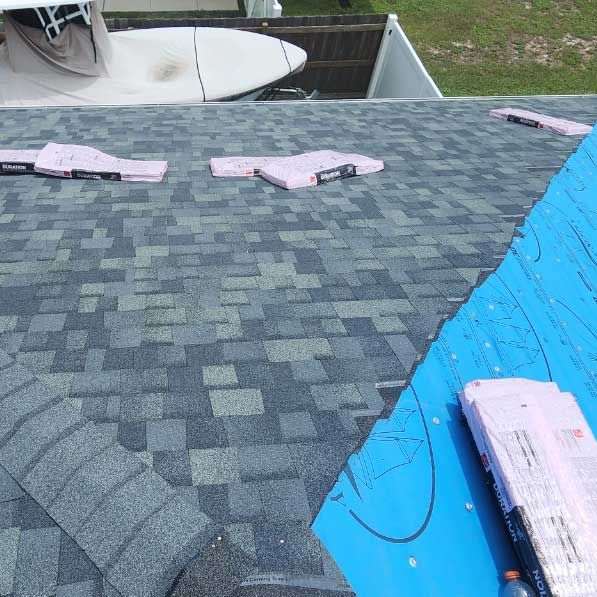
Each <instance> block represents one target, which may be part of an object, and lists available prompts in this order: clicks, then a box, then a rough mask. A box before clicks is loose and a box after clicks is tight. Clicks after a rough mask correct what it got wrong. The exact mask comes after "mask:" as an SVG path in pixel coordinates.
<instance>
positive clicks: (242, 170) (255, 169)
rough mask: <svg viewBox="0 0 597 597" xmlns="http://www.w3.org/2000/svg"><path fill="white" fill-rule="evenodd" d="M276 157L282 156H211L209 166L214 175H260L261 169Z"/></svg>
mask: <svg viewBox="0 0 597 597" xmlns="http://www.w3.org/2000/svg"><path fill="white" fill-rule="evenodd" d="M276 159H280V158H275V157H240V156H232V157H223V158H211V160H209V167H210V168H211V173H212V176H259V173H260V171H261V169H262V168H263V167H264V166H265V165H266V164H269V163H270V162H272V161H273V160H276Z"/></svg>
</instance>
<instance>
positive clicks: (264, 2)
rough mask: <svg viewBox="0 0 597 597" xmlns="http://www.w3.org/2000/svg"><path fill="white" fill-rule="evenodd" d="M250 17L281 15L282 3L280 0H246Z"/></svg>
mask: <svg viewBox="0 0 597 597" xmlns="http://www.w3.org/2000/svg"><path fill="white" fill-rule="evenodd" d="M245 8H246V9H247V16H248V17H267V18H272V17H281V16H282V5H281V4H280V3H279V2H278V0H245Z"/></svg>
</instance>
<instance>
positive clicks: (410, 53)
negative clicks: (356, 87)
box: [367, 14, 443, 98]
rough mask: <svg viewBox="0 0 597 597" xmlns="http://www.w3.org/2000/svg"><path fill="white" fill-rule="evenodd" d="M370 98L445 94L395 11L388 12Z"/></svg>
mask: <svg viewBox="0 0 597 597" xmlns="http://www.w3.org/2000/svg"><path fill="white" fill-rule="evenodd" d="M367 97H368V98H377V97H384V98H387V97H403V98H424V97H443V95H442V93H441V91H440V90H439V89H438V87H437V85H436V84H435V81H434V80H433V79H432V78H431V76H430V75H429V73H428V72H427V69H426V68H425V66H424V65H423V63H422V62H421V60H420V58H419V56H418V55H417V53H416V51H415V49H414V48H413V47H412V45H411V43H410V41H409V40H408V37H406V34H405V33H404V31H403V30H402V27H400V25H399V23H398V17H397V16H396V15H395V14H391V15H388V24H387V26H386V31H385V34H384V39H383V41H382V42H381V47H380V48H379V52H378V54H377V61H376V62H375V68H374V69H373V74H372V75H371V82H370V83H369V90H368V91H367Z"/></svg>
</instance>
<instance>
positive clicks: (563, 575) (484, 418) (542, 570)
mask: <svg viewBox="0 0 597 597" xmlns="http://www.w3.org/2000/svg"><path fill="white" fill-rule="evenodd" d="M460 401H461V404H462V408H463V411H464V414H465V416H466V419H467V421H468V424H469V426H470V429H471V431H472V434H473V437H474V440H475V443H476V445H477V449H478V450H479V453H480V455H481V460H482V462H483V466H484V467H485V470H486V472H487V474H488V475H489V477H490V481H491V484H492V486H493V489H494V492H495V494H496V496H497V498H498V501H499V505H500V507H501V510H502V513H503V515H504V518H505V521H506V524H507V527H508V532H509V535H510V536H511V538H512V541H513V542H514V546H515V548H516V551H517V553H518V555H519V557H520V559H521V563H522V564H523V566H524V568H525V571H526V573H527V576H528V577H529V579H530V580H531V581H532V582H533V583H534V585H535V588H536V590H537V594H538V595H553V596H558V597H572V596H580V595H583V596H585V597H587V596H590V595H597V537H596V532H597V442H595V438H594V437H593V433H592V432H591V429H590V428H589V426H588V424H587V422H586V420H585V418H584V416H583V414H582V412H581V410H580V408H579V406H578V403H577V402H576V399H575V397H574V396H573V395H572V394H570V393H568V392H560V390H559V388H558V386H557V385H556V384H555V383H542V382H536V381H531V380H526V379H495V380H480V381H474V382H471V383H469V384H468V385H467V386H466V387H465V388H464V391H463V392H462V394H461V396H460Z"/></svg>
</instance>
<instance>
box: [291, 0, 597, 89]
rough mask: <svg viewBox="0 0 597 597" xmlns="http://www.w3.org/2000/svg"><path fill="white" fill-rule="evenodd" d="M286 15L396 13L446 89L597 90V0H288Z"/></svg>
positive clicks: (438, 80) (436, 78)
mask: <svg viewBox="0 0 597 597" xmlns="http://www.w3.org/2000/svg"><path fill="white" fill-rule="evenodd" d="M282 4H283V6H284V15H285V16H291V15H321V14H343V13H371V12H395V13H396V14H398V17H399V21H400V24H401V26H402V27H403V29H404V30H405V31H406V34H407V35H408V37H409V39H410V40H411V42H412V43H413V45H414V46H415V48H416V49H417V52H418V53H419V56H420V57H421V59H422V60H423V63H424V64H425V66H426V67H427V69H428V70H429V73H430V74H431V76H432V77H433V78H434V79H435V81H436V83H437V84H438V86H439V87H440V89H441V90H442V92H443V93H444V94H445V95H449V96H455V95H501V94H504V95H523V94H541V93H547V94H550V93H554V94H558V93H562V94H566V93H597V0H526V1H525V0H351V4H352V8H351V9H341V8H340V7H339V2H338V0H282Z"/></svg>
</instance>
